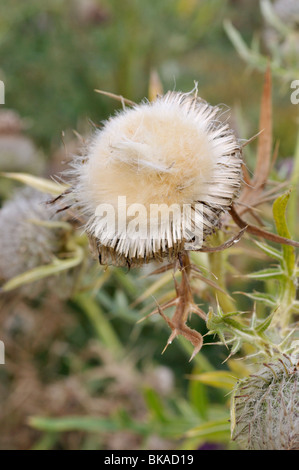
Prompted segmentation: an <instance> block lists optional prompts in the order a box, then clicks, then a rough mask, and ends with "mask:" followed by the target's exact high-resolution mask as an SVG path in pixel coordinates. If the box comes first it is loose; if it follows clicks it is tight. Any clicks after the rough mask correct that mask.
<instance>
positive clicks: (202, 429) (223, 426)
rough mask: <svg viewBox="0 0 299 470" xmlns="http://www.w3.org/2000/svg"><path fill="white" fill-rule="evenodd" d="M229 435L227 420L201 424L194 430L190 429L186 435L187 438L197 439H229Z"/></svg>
mask: <svg viewBox="0 0 299 470" xmlns="http://www.w3.org/2000/svg"><path fill="white" fill-rule="evenodd" d="M229 435H230V424H229V422H228V419H220V420H217V421H210V422H208V423H204V424H201V425H200V426H196V427H195V428H192V429H190V430H189V431H188V432H187V433H186V436H187V437H198V438H200V437H201V438H212V437H214V438H216V437H218V438H219V437H229Z"/></svg>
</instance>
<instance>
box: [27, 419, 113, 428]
mask: <svg viewBox="0 0 299 470" xmlns="http://www.w3.org/2000/svg"><path fill="white" fill-rule="evenodd" d="M28 423H29V426H31V427H32V428H34V429H38V430H40V431H47V432H67V431H89V432H103V431H105V432H113V431H117V430H118V429H119V428H120V426H119V424H118V423H117V422H115V421H112V420H111V419H104V418H93V417H89V416H67V417H64V418H45V417H39V416H34V417H31V418H29V420H28Z"/></svg>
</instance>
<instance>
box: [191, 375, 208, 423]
mask: <svg viewBox="0 0 299 470" xmlns="http://www.w3.org/2000/svg"><path fill="white" fill-rule="evenodd" d="M196 371H197V372H199V368H196V369H195V370H194V372H193V373H192V375H191V376H190V379H191V380H190V382H189V390H188V391H189V399H190V404H191V405H192V406H193V408H194V409H196V410H197V411H198V413H199V415H200V417H201V418H202V419H206V418H207V412H208V408H209V402H208V396H207V390H206V387H205V385H204V384H203V383H202V382H200V381H199V380H196V377H197V373H196Z"/></svg>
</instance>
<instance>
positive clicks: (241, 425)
mask: <svg viewBox="0 0 299 470" xmlns="http://www.w3.org/2000/svg"><path fill="white" fill-rule="evenodd" d="M298 378H299V371H298V358H292V357H289V356H285V355H282V356H280V357H278V358H276V359H275V360H273V361H272V362H269V363H267V364H266V363H265V364H263V365H261V367H260V369H259V370H258V372H257V374H256V375H251V376H250V377H248V378H246V379H244V380H242V381H241V382H240V383H239V384H238V386H237V389H236V391H235V394H234V400H232V437H233V439H234V440H235V441H236V442H237V443H238V444H239V445H240V447H242V448H243V449H248V450H299V397H298V386H299V384H298Z"/></svg>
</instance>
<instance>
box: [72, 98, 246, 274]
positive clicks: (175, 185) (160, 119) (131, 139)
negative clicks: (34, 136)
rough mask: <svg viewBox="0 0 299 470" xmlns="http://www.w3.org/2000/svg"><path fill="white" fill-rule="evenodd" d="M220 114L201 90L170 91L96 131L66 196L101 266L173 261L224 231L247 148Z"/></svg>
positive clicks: (76, 163)
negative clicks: (82, 222) (223, 220)
mask: <svg viewBox="0 0 299 470" xmlns="http://www.w3.org/2000/svg"><path fill="white" fill-rule="evenodd" d="M221 113H222V111H221V109H220V108H218V107H214V106H211V105H210V104H208V103H206V102H205V101H203V100H202V99H200V98H198V97H197V93H196V92H195V93H194V91H193V92H191V93H180V92H168V93H167V94H165V95H164V96H161V97H158V98H157V100H156V101H154V102H147V101H146V102H142V103H141V104H139V105H135V106H133V107H132V108H126V109H124V110H123V111H122V112H119V113H118V114H117V115H116V116H114V117H112V118H110V119H109V120H108V121H106V122H105V123H104V126H103V128H101V129H99V130H97V131H96V132H95V134H94V136H93V137H92V138H91V141H90V143H89V144H88V145H87V147H86V150H85V152H84V155H83V156H80V157H76V158H75V160H74V162H73V164H72V169H71V170H70V171H69V172H68V176H69V177H71V179H72V181H71V183H72V189H71V191H70V193H69V194H68V196H67V197H68V198H71V200H72V203H73V205H74V207H76V208H77V209H78V211H79V212H80V213H81V214H84V216H85V217H86V220H87V222H86V226H85V228H86V231H87V233H88V234H89V235H90V237H91V239H93V240H94V241H95V244H96V247H97V250H98V253H99V256H100V261H101V262H102V263H104V264H106V263H107V264H109V263H112V264H115V265H124V264H128V265H130V266H131V265H135V264H140V263H144V262H147V261H150V260H152V259H156V260H163V259H164V258H169V259H172V258H173V257H174V256H176V255H177V253H178V252H179V251H181V250H183V249H198V248H200V247H201V246H202V244H203V242H204V240H205V239H206V237H207V235H209V234H211V233H212V232H213V231H214V229H215V228H216V227H217V226H219V219H220V216H221V214H222V213H223V212H224V211H226V210H227V209H228V208H229V207H230V206H231V204H232V201H233V199H234V198H235V197H236V195H237V194H238V192H239V189H240V185H241V146H240V144H239V142H238V140H237V138H236V137H235V135H234V133H233V131H232V129H231V128H230V127H229V125H228V124H227V123H226V122H225V121H224V120H223V119H222V118H221ZM74 201H75V202H74ZM153 207H154V208H158V211H156V212H155V211H154V209H153ZM186 207H187V208H189V209H190V210H189V212H188V211H186V213H188V217H183V214H184V213H185V212H184V211H185V208H186ZM174 208H175V210H176V211H177V212H176V213H175V210H174ZM110 209H112V211H110ZM172 209H173V210H172ZM124 210H125V211H126V216H127V218H126V219H125V221H124V219H123V215H122V214H123V211H124ZM105 211H106V213H105V216H104V212H105ZM107 214H108V215H107ZM136 214H137V217H136ZM167 216H168V218H167ZM186 220H187V222H188V224H189V225H188V224H187V222H186ZM132 222H135V224H132ZM186 225H188V228H187V227H186ZM136 226H137V228H138V230H137V232H136Z"/></svg>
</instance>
